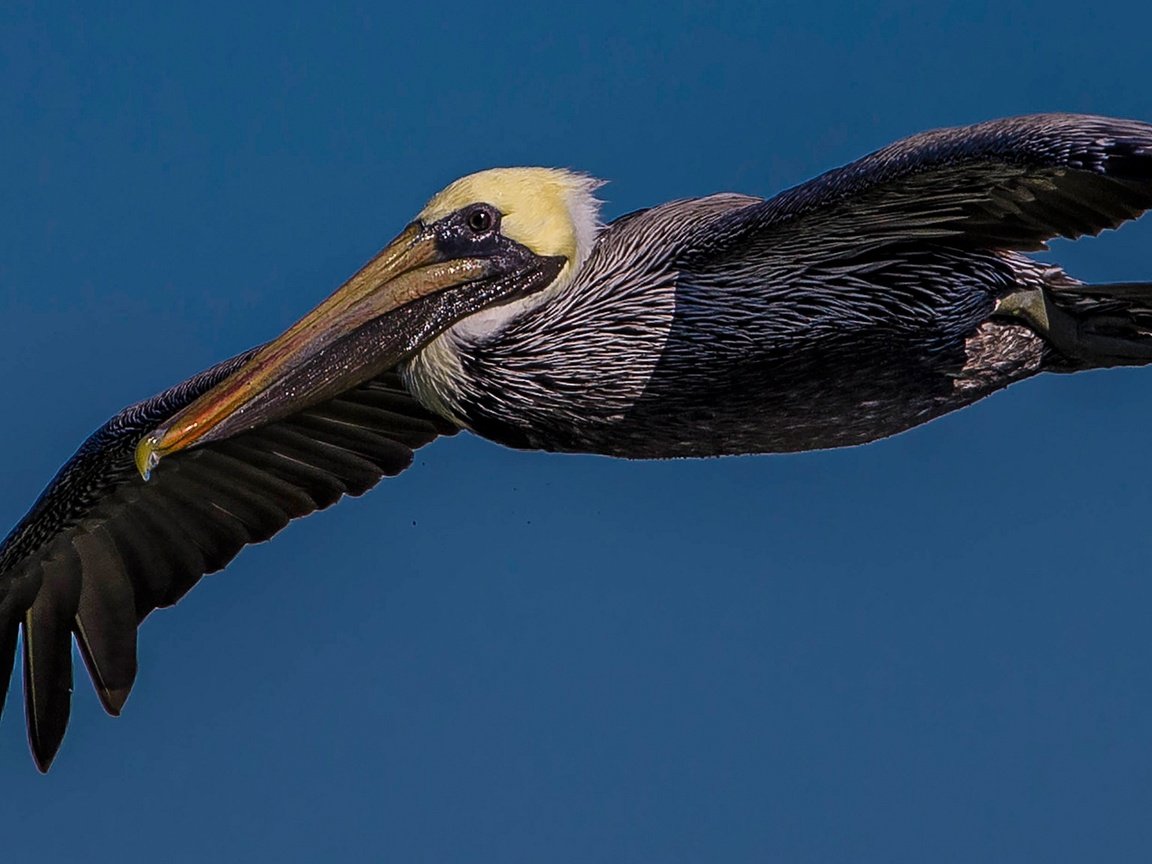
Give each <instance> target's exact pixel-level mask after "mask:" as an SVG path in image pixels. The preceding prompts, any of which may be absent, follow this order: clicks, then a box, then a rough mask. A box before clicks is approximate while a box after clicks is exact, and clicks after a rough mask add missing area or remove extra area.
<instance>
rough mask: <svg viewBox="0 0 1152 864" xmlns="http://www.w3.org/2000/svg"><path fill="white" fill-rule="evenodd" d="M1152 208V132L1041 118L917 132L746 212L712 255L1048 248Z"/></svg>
mask: <svg viewBox="0 0 1152 864" xmlns="http://www.w3.org/2000/svg"><path fill="white" fill-rule="evenodd" d="M1149 208H1152V125H1150V124H1148V123H1140V122H1137V121H1134V120H1116V119H1111V118H1108V117H1093V116H1088V115H1079V114H1037V115H1033V116H1028V117H1014V118H1009V119H1005V120H993V121H991V122H988V123H979V124H976V125H974V126H961V127H957V128H953V129H939V130H936V131H933V132H925V133H923V134H920V135H913V136H912V137H911V138H905V139H903V140H901V141H897V142H896V143H894V144H891V145H889V146H887V147H885V148H883V149H882V150H877V151H876V152H875V153H872V154H871V155H868V156H865V157H863V158H862V159H858V160H857V161H855V162H852V163H850V164H848V165H845V166H843V167H842V168H836V169H834V170H832V171H829V172H827V173H825V174H822V175H820V176H819V177H817V178H815V179H813V180H810V181H809V182H807V183H804V184H801V185H800V186H796V187H794V188H792V189H789V190H788V191H786V192H783V193H781V194H779V195H777V196H776V197H774V198H772V199H770V200H768V201H765V202H764V203H762V204H758V205H755V206H753V207H749V208H745V209H743V210H740V211H737V212H734V213H732V214H731V215H730V217H729V218H728V220H727V223H726V224H725V223H720V224H718V225H717V226H716V229H715V234H716V235H717V236H719V237H723V238H725V239H724V240H723V241H721V242H720V243H719V247H722V248H718V247H717V246H715V245H714V246H712V248H705V249H700V250H699V253H700V254H702V255H705V256H709V255H715V254H716V253H717V252H720V253H723V251H724V250H725V249H732V248H733V244H734V246H735V248H741V247H743V249H744V251H747V247H748V245H749V244H752V245H757V244H761V243H763V244H771V245H772V246H773V248H774V249H775V251H777V252H779V251H780V247H781V245H783V246H785V247H787V246H791V245H792V243H795V244H797V246H799V247H801V248H802V247H803V246H804V245H805V244H811V243H816V244H819V245H821V246H822V247H831V248H835V249H844V248H852V247H857V248H860V247H863V248H872V249H874V248H876V247H878V246H884V245H891V244H903V243H909V242H918V241H926V242H937V243H940V244H941V245H945V246H949V247H951V248H960V249H1009V250H1018V251H1031V250H1038V249H1043V248H1044V244H1045V242H1046V241H1047V240H1050V239H1052V238H1054V237H1067V238H1075V237H1080V236H1083V235H1085V234H1098V233H1100V232H1101V231H1103V230H1104V229H1105V228H1115V227H1117V226H1118V225H1120V224H1121V223H1122V222H1124V221H1126V220H1128V219H1134V218H1136V217H1137V216H1139V215H1140V214H1141V213H1143V212H1145V211H1146V210H1148V209H1149Z"/></svg>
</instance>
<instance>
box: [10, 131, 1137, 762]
mask: <svg viewBox="0 0 1152 864" xmlns="http://www.w3.org/2000/svg"><path fill="white" fill-rule="evenodd" d="M596 185H597V184H596V183H595V181H591V180H590V179H589V178H586V177H583V176H582V175H577V174H573V173H571V172H566V171H559V170H553V169H506V170H498V171H490V172H482V173H480V174H476V175H472V176H470V177H467V178H463V179H462V180H460V181H457V183H454V184H452V185H451V186H449V187H448V188H447V189H446V190H444V192H442V193H440V194H439V195H438V196H436V197H435V198H434V199H433V200H432V201H431V202H430V203H429V205H428V207H427V208H425V210H424V211H423V212H422V213H421V214H420V216H419V217H418V219H417V221H416V222H414V223H413V224H412V225H411V226H409V228H408V229H407V230H406V231H405V232H404V233H403V234H402V235H400V237H399V238H397V240H396V241H395V242H394V243H393V244H391V245H390V246H389V247H388V248H387V249H386V250H385V251H384V252H383V253H381V255H380V256H378V257H377V258H376V259H374V260H373V261H372V262H370V264H369V265H367V266H366V267H365V268H364V270H362V271H361V272H360V273H359V274H357V275H356V276H355V277H353V279H352V280H350V281H349V283H347V285H346V286H345V287H344V288H342V289H341V291H339V292H337V294H335V295H333V297H332V298H330V299H329V300H327V301H325V303H324V304H323V305H322V306H321V307H319V308H318V309H317V310H316V311H315V312H313V313H311V314H310V315H309V316H308V317H306V318H305V319H303V320H302V321H301V323H300V324H298V325H297V326H296V327H294V328H293V329H292V330H290V331H288V332H287V333H286V334H284V335H283V336H281V337H279V338H278V339H276V340H274V341H273V342H271V343H269V344H268V345H266V346H261V347H259V348H257V349H253V350H252V351H250V352H248V353H247V354H244V355H241V356H239V357H237V358H234V359H233V360H230V361H226V362H225V363H223V364H221V365H220V366H217V367H215V368H214V369H211V370H208V371H207V372H205V373H202V374H201V375H198V376H195V377H194V378H192V379H189V381H187V382H184V383H183V384H181V385H178V386H177V387H176V388H173V389H172V390H170V391H168V392H167V393H165V394H161V395H160V396H158V397H155V398H154V399H152V400H148V401H147V402H144V403H141V404H140V405H137V406H133V407H132V408H129V409H126V410H125V411H124V412H122V413H121V414H119V415H117V417H115V418H113V420H111V421H110V422H109V424H107V425H106V426H105V427H104V428H102V429H101V430H100V431H98V432H97V433H96V434H95V435H94V436H93V437H92V438H91V439H89V441H88V442H86V444H85V445H84V447H82V448H81V450H80V451H79V452H78V453H77V455H76V456H75V457H73V459H72V460H71V461H70V462H69V463H68V464H67V465H66V466H65V467H64V468H63V469H62V471H61V473H60V474H59V475H58V476H57V478H56V480H54V481H53V483H52V484H51V485H50V486H49V487H48V489H47V490H46V491H45V493H44V495H43V496H42V497H41V499H40V500H39V501H38V502H37V504H36V506H35V507H34V508H33V509H32V511H31V512H30V513H29V514H28V516H27V517H25V519H24V520H22V522H21V523H20V524H19V525H18V526H16V528H15V529H14V530H13V532H12V534H11V535H10V536H9V537H8V539H7V540H6V541H5V542H4V544H3V545H2V546H0V687H2V685H3V684H4V676H5V675H6V674H7V672H8V670H9V669H10V668H11V666H12V664H13V661H14V657H15V651H16V640H17V631H18V629H22V631H23V633H24V645H25V647H24V659H25V662H24V680H25V684H24V686H25V701H26V711H27V715H28V723H29V732H30V739H31V742H32V749H33V753H34V755H35V757H36V759H37V763H38V764H39V765H40V766H41V767H42V768H46V767H47V765H48V764H49V763H50V761H51V759H52V758H53V756H54V755H55V752H56V749H57V747H58V746H59V743H60V740H61V738H62V736H63V732H64V728H65V725H66V723H67V718H68V707H69V694H70V690H71V654H70V644H71V640H72V637H73V634H74V635H75V637H76V639H77V642H78V643H79V645H80V649H81V654H82V656H83V657H84V659H85V662H86V664H87V666H88V668H89V671H90V673H91V674H92V677H93V681H94V683H95V684H96V687H97V691H98V692H99V693H100V696H101V698H102V700H103V702H104V704H105V707H106V708H107V709H108V710H109V711H110V712H112V713H117V712H118V711H119V710H120V708H121V706H122V705H123V702H124V700H125V699H126V698H127V695H128V691H129V689H130V687H131V685H132V682H133V680H134V677H135V671H136V625H137V623H138V622H139V620H141V619H142V618H143V617H144V616H146V615H147V614H149V613H150V612H151V611H152V610H153V609H155V608H157V607H159V606H166V605H170V604H171V603H174V602H175V601H176V600H177V599H179V597H180V596H182V595H183V593H184V592H185V591H187V590H188V589H189V588H190V587H191V586H192V585H193V584H194V583H195V582H196V581H197V580H198V579H199V577H200V576H201V575H202V574H203V573H205V572H211V571H212V570H215V569H219V568H221V567H223V566H225V565H226V564H227V562H228V561H229V560H231V558H232V557H233V556H234V555H235V554H236V553H237V552H238V551H239V550H240V549H241V548H242V547H243V546H244V545H245V544H247V543H252V542H259V541H260V540H264V539H267V538H268V537H270V536H272V535H273V534H274V533H275V532H276V531H278V530H279V529H280V528H282V527H283V526H284V525H285V524H286V523H287V522H288V521H289V519H291V518H293V517H296V516H300V515H304V514H306V513H309V512H312V511H313V510H316V509H319V508H322V507H326V506H328V505H330V504H332V503H334V502H335V501H336V500H337V499H339V497H340V496H341V495H343V494H360V493H361V492H364V491H365V490H367V489H368V488H370V487H371V486H372V485H374V484H375V482H376V481H377V480H379V479H380V477H381V476H383V475H387V474H394V473H397V472H398V471H400V470H403V469H404V468H405V467H407V465H408V464H409V462H410V461H411V458H412V450H413V449H414V448H416V447H419V446H421V445H422V444H424V443H427V442H428V441H430V440H432V439H433V438H434V437H436V436H437V435H440V434H450V433H452V432H454V431H456V430H457V429H459V428H467V429H470V430H472V431H474V432H476V433H478V434H480V435H483V436H485V437H488V438H491V439H493V440H495V441H498V442H501V443H504V444H508V445H511V446H514V447H521V448H532V449H543V450H556V451H572V452H587V453H599V454H604V455H609V456H622V457H630V458H663V457H678V456H713V455H723V454H732V453H769V452H787V451H797V450H809V449H817V448H826V447H838V446H844V445H850V444H859V443H863V442H867V441H871V440H875V439H877V438H882V437H885V436H887V435H892V434H894V433H896V432H900V431H903V430H905V429H908V428H911V427H913V426H916V425H918V424H920V423H924V422H926V421H928V420H931V419H933V418H935V417H938V416H940V415H942V414H946V413H948V412H950V411H954V410H956V409H958V408H961V407H963V406H965V405H968V404H970V403H972V402H974V401H976V400H978V399H980V398H982V397H984V396H986V395H988V394H989V393H992V392H994V391H996V390H998V389H1000V388H1003V387H1005V386H1007V385H1008V384H1011V383H1013V382H1016V381H1020V380H1023V379H1025V378H1028V377H1030V376H1032V375H1035V374H1037V373H1039V372H1043V371H1058V372H1070V371H1076V370H1079V369H1089V368H1098V367H1105V366H1114V365H1123V364H1133V365H1142V364H1146V363H1149V362H1152V332H1150V330H1152V327H1150V325H1152V283H1148V284H1143V283H1137V284H1125V285H1103V286H1091V285H1082V284H1081V283H1079V282H1077V281H1076V280H1075V279H1073V278H1071V277H1069V276H1068V275H1066V274H1065V273H1064V272H1063V271H1062V270H1060V269H1059V268H1057V267H1055V266H1052V265H1048V264H1042V263H1039V262H1037V261H1035V260H1033V259H1031V258H1029V257H1027V256H1026V255H1024V254H1022V253H1024V252H1028V251H1033V250H1036V249H1040V248H1043V245H1044V243H1045V241H1047V240H1048V239H1050V238H1052V237H1055V236H1065V237H1076V236H1080V235H1082V234H1095V233H1098V232H1099V231H1100V230H1102V229H1104V228H1113V227H1116V226H1118V225H1119V224H1120V223H1121V222H1123V221H1124V220H1126V219H1131V218H1135V217H1137V216H1139V215H1140V214H1141V213H1143V212H1144V211H1145V210H1147V209H1149V208H1150V207H1152V126H1150V125H1148V124H1143V123H1137V122H1133V121H1122V120H1111V119H1107V118H1098V117H1082V116H1076V115H1039V116H1035V117H1025V118H1015V119H1011V120H1003V121H996V122H993V123H986V124H981V125H978V126H972V127H965V128H960V129H951V130H941V131H938V132H930V133H926V134H924V135H919V136H914V137H913V138H909V139H906V140H904V141H901V142H898V143H896V144H894V145H892V146H891V147H888V148H885V149H883V150H880V151H877V152H876V153H874V154H872V155H870V156H867V157H864V158H863V159H861V160H859V161H857V162H854V163H852V164H850V165H848V166H846V167H844V168H840V169H836V170H834V171H831V172H828V173H827V174H825V175H822V176H821V177H819V178H816V179H815V180H813V181H810V182H809V183H805V184H802V185H801V186H798V187H795V188H794V189H791V190H789V191H787V192H784V193H782V194H781V195H778V196H776V197H775V198H771V199H768V200H763V199H760V198H753V197H749V196H745V195H736V194H720V195H713V196H709V197H706V198H698V199H690V200H683V201H675V202H672V203H669V204H664V205H661V206H658V207H654V208H652V209H649V210H644V211H639V212H637V213H633V214H629V215H627V216H624V217H622V218H620V219H618V220H616V221H615V222H613V223H611V224H609V225H607V226H600V225H599V223H598V221H597V218H598V217H597V214H598V203H597V202H596V200H595V197H594V190H595V188H596ZM138 470H139V473H138ZM141 475H143V476H141ZM149 478H150V479H149ZM2 692H3V690H2V689H0V693H2Z"/></svg>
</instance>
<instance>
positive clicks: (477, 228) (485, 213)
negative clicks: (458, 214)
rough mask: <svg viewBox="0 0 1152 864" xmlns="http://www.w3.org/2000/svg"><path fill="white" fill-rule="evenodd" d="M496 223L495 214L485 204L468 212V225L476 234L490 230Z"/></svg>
mask: <svg viewBox="0 0 1152 864" xmlns="http://www.w3.org/2000/svg"><path fill="white" fill-rule="evenodd" d="M495 224H496V214H495V213H493V211H492V208H491V207H488V206H487V205H483V206H480V207H476V208H475V209H474V210H472V211H471V212H470V213H469V214H468V227H469V228H471V229H472V230H473V231H474V232H475V233H477V234H483V233H485V232H487V231H491V230H492V226H493V225H495Z"/></svg>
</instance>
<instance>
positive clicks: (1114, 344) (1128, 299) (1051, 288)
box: [1002, 281, 1152, 372]
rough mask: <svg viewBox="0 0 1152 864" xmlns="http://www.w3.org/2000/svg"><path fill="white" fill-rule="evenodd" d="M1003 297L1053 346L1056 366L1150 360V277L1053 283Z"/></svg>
mask: <svg viewBox="0 0 1152 864" xmlns="http://www.w3.org/2000/svg"><path fill="white" fill-rule="evenodd" d="M1006 300H1007V301H1008V302H1006V303H1005V302H1003V301H1002V306H1003V310H1002V311H1003V312H1004V313H1005V314H1009V315H1013V316H1017V317H1021V318H1024V319H1025V320H1027V321H1028V323H1029V324H1031V325H1032V326H1033V327H1035V328H1036V329H1037V330H1038V331H1039V332H1040V333H1042V334H1043V335H1044V336H1045V337H1046V338H1047V340H1048V342H1049V343H1050V344H1051V346H1052V348H1053V349H1054V352H1055V354H1054V356H1053V357H1052V358H1051V360H1050V363H1049V368H1051V369H1052V371H1067V372H1072V371H1078V370H1081V369H1100V368H1106V367H1110V366H1143V365H1145V364H1147V363H1152V282H1114V283H1107V284H1099V285H1081V284H1077V283H1075V282H1071V281H1069V282H1067V283H1059V284H1055V285H1053V284H1049V285H1047V286H1045V287H1044V288H1042V289H1041V288H1036V289H1029V290H1027V291H1022V292H1020V293H1018V294H1015V295H1013V296H1012V297H1009V298H1006Z"/></svg>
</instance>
